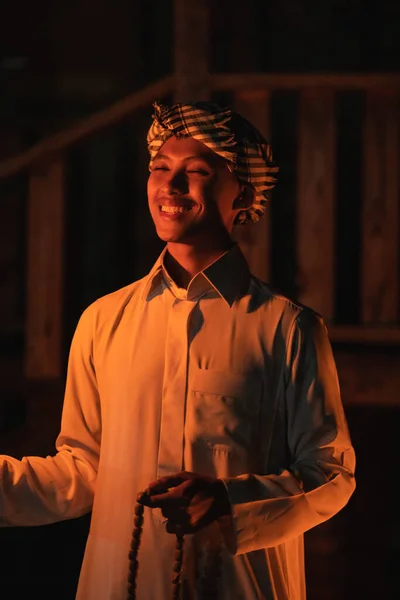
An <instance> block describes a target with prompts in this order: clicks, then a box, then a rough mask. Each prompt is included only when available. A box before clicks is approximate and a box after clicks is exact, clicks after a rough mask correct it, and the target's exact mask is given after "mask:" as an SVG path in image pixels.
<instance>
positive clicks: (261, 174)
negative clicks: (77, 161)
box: [147, 102, 279, 224]
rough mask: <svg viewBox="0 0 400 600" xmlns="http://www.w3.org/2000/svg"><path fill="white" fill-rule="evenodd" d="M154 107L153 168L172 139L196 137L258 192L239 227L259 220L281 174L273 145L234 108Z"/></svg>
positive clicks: (150, 143) (151, 133)
mask: <svg viewBox="0 0 400 600" xmlns="http://www.w3.org/2000/svg"><path fill="white" fill-rule="evenodd" d="M153 106H154V110H155V112H154V114H153V123H152V125H151V126H150V129H149V131H148V134H147V145H148V150H149V153H150V165H149V167H150V168H151V164H152V161H153V160H154V158H155V156H156V155H157V153H158V151H159V150H160V148H161V146H162V145H163V144H164V142H166V141H167V140H168V138H170V137H171V136H173V135H174V136H176V137H177V138H185V137H192V138H194V139H195V140H198V141H199V142H202V143H203V144H204V145H205V146H207V147H208V148H210V149H211V150H213V152H215V153H216V154H218V155H219V156H222V158H224V159H225V160H226V161H227V163H228V168H229V169H230V170H231V171H232V172H234V173H235V174H236V176H237V178H238V179H239V181H241V182H243V183H250V184H252V186H253V187H254V189H255V192H256V193H255V199H254V202H253V204H252V206H251V207H250V208H248V209H246V210H243V211H241V212H240V213H239V214H238V215H237V217H236V223H235V224H244V223H247V222H248V221H253V222H256V221H258V220H259V219H260V217H261V216H262V215H263V213H264V210H265V206H266V204H267V202H268V191H269V190H270V189H272V188H273V187H274V185H275V183H276V175H277V173H278V171H279V168H278V167H277V166H276V164H275V163H274V161H273V158H272V151H271V146H270V145H269V143H268V142H267V141H266V140H265V138H264V137H263V136H262V135H261V133H260V132H259V131H258V130H257V129H256V128H255V127H254V126H253V125H252V124H251V123H249V121H247V119H245V118H244V117H242V115H240V114H239V113H237V112H234V111H233V110H231V108H230V107H221V106H219V105H218V104H215V103H213V102H191V103H188V104H172V105H165V104H160V103H158V102H155V103H154V104H153Z"/></svg>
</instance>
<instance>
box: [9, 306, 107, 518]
mask: <svg viewBox="0 0 400 600" xmlns="http://www.w3.org/2000/svg"><path fill="white" fill-rule="evenodd" d="M94 312H95V311H94V309H93V307H89V309H87V310H86V311H85V312H84V313H83V315H82V316H81V319H80V321H79V324H78V326H77V328H76V331H75V334H74V337H73V340H72V343H71V348H70V355H69V361H68V372H67V382H66V388H65V398H64V406H63V414H62V422H61V431H60V434H59V436H58V438H57V440H56V450H57V452H56V454H55V456H47V457H46V458H44V457H37V456H29V457H24V458H22V460H17V459H15V458H12V457H9V456H0V526H3V527H6V526H21V525H22V526H30V525H45V524H49V523H54V522H56V521H60V520H64V519H70V518H75V517H78V516H81V515H83V514H85V513H87V512H89V511H90V510H91V507H92V502H93V495H94V488H95V484H96V475H97V468H98V460H99V449H100V437H101V413H100V402H99V396H98V391H97V385H96V375H95V371H94V367H93V358H92V357H93V317H94Z"/></svg>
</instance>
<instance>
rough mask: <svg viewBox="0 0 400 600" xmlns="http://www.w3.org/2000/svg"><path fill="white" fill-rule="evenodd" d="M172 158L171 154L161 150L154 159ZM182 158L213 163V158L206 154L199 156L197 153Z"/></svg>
mask: <svg viewBox="0 0 400 600" xmlns="http://www.w3.org/2000/svg"><path fill="white" fill-rule="evenodd" d="M157 159H159V160H163V159H164V160H165V159H166V160H172V159H171V157H170V156H168V154H163V153H162V152H159V153H158V154H157V156H155V157H154V159H153V160H157ZM182 160H184V161H188V160H203V161H204V162H206V163H208V164H212V159H211V158H208V157H206V156H199V155H197V156H196V155H195V156H185V158H183V159H182Z"/></svg>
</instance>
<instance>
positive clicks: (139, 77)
mask: <svg viewBox="0 0 400 600" xmlns="http://www.w3.org/2000/svg"><path fill="white" fill-rule="evenodd" d="M210 5H211V7H212V11H211V47H210V56H209V62H210V69H211V70H212V71H220V72H235V71H236V72H239V71H242V72H251V71H252V72H254V71H272V72H311V71H312V72H318V71H321V72H334V71H342V72H354V71H357V72H360V71H361V72H370V71H375V72H386V71H394V72H398V71H399V69H400V3H396V2H392V1H389V0H383V1H381V2H377V1H373V0H364V1H362V0H326V1H324V2H321V1H320V0H301V1H300V0H275V1H274V2H265V1H262V0H248V1H247V2H246V3H245V6H246V9H247V10H246V11H244V10H243V5H242V3H239V2H236V3H235V2H232V1H228V0H221V1H220V2H211V0H210ZM171 41H172V1H171V0H168V1H166V0H156V1H154V2H151V3H149V2H147V0H136V1H135V2H129V1H128V0H116V1H114V2H113V3H112V5H110V3H105V2H99V1H98V2H94V0H83V1H82V2H80V3H67V2H64V3H61V4H60V3H54V2H51V1H50V0H47V1H46V0H42V1H38V2H35V3H32V2H28V0H25V1H23V0H21V1H20V2H10V3H8V4H7V6H5V9H4V12H3V13H2V17H1V21H0V43H1V46H0V52H1V55H0V161H1V159H2V158H4V157H6V156H10V155H12V154H16V153H18V152H19V151H21V150H23V149H24V148H27V147H29V146H30V145H31V144H33V143H34V142H36V141H37V140H40V139H42V138H44V137H46V136H47V135H49V134H50V133H52V132H54V131H57V130H58V129H60V128H62V127H64V126H66V125H68V124H69V123H73V122H75V121H76V120H77V119H80V118H82V117H84V116H86V115H89V114H91V112H92V111H93V110H96V109H98V108H101V107H104V106H107V105H108V104H109V103H110V102H112V101H114V100H115V99H118V98H121V97H123V96H124V95H125V94H127V93H129V92H131V91H133V90H136V89H139V88H140V87H142V86H143V85H145V84H146V83H148V82H150V81H153V80H154V79H156V78H158V77H160V76H162V75H164V74H166V73H169V72H170V71H172V69H173V53H172V43H171ZM16 59H18V60H16ZM218 99H222V100H224V99H226V100H229V97H227V95H222V96H221V98H218ZM297 102H298V99H297V97H296V95H295V94H293V93H292V92H282V93H278V94H276V95H275V96H274V98H273V99H272V105H271V106H272V113H271V114H272V122H271V131H272V137H273V139H274V141H275V143H274V148H275V152H276V154H277V158H278V160H279V162H280V163H281V166H282V171H281V173H282V185H281V187H280V188H277V190H276V193H275V195H274V207H275V208H274V211H275V217H274V218H275V222H276V223H277V227H276V228H275V229H274V231H273V236H272V237H273V240H272V243H273V257H274V258H273V265H272V267H273V269H272V277H273V279H274V281H275V283H276V284H278V286H279V287H280V288H281V289H282V291H284V292H285V293H288V294H290V295H296V293H297V283H296V279H295V275H296V264H295V249H294V237H295V236H294V230H295V220H294V210H293V208H294V194H295V186H296V179H295V173H294V167H295V162H296V159H295V150H296V144H297V137H296V107H297ZM150 116H151V107H149V108H148V109H147V110H144V111H143V113H141V114H138V115H136V116H135V117H134V118H132V119H130V120H128V121H127V122H126V123H124V124H121V125H119V126H118V127H115V128H113V129H110V130H108V131H104V132H102V133H100V134H98V135H97V136H95V137H93V138H92V139H90V140H88V141H87V142H85V143H83V144H81V145H79V146H78V147H76V148H74V149H72V150H71V151H70V152H69V154H68V168H67V190H66V199H67V221H66V245H65V248H66V281H65V315H64V316H65V324H64V325H65V326H64V351H65V357H66V353H67V351H68V347H69V342H70V339H71V336H72V333H73V330H74V327H75V325H76V322H77V319H78V317H79V315H80V313H81V312H82V310H83V309H84V308H85V306H87V304H88V303H89V302H91V301H92V300H94V299H95V298H96V297H98V296H99V295H102V294H104V293H107V292H109V291H112V290H113V289H116V288H117V287H119V286H121V285H125V284H126V283H128V282H129V281H131V280H133V279H136V278H137V277H140V276H142V275H144V274H145V273H146V272H147V271H148V269H149V268H150V266H151V264H152V263H153V261H154V260H155V258H156V256H157V254H158V252H159V251H160V249H161V244H160V242H159V240H158V239H157V238H156V235H155V232H154V230H153V226H152V223H151V220H150V217H149V215H148V212H147V203H146V192H145V183H146V181H145V180H146V169H147V165H146V155H145V153H143V151H142V148H143V144H144V140H145V134H146V130H147V126H148V124H149V119H150ZM336 117H337V122H338V132H339V140H338V152H339V153H340V164H341V169H340V170H339V171H338V175H337V177H338V179H337V185H338V190H339V194H338V220H339V228H340V236H341V239H342V241H343V244H342V245H341V246H340V248H341V249H340V252H339V255H338V264H339V263H340V264H342V265H346V267H347V268H346V269H341V270H340V273H341V275H340V278H339V281H338V288H337V297H336V300H335V302H336V305H337V308H338V313H339V315H340V318H341V320H342V322H343V323H348V322H356V321H357V319H359V311H360V304H359V298H358V297H357V291H356V290H357V289H358V288H357V278H358V277H359V271H358V264H359V255H358V253H359V243H358V242H359V239H360V220H359V214H360V213H359V207H360V197H361V187H360V181H361V176H360V174H361V165H360V164H358V163H357V160H358V159H357V156H358V154H359V151H360V147H361V117H362V101H361V100H360V95H359V94H357V93H352V94H342V95H341V97H340V99H339V103H338V109H337V115H336ZM26 187H27V181H26V178H25V176H18V177H15V178H12V179H10V180H7V181H1V182H0V452H1V453H9V454H12V455H14V456H17V457H21V456H23V455H25V454H39V455H45V454H47V453H51V452H53V444H54V440H55V437H56V435H57V430H58V426H59V419H60V412H61V406H62V393H63V381H58V382H39V383H37V384H34V383H32V382H26V381H25V380H24V377H23V365H22V358H23V345H24V318H25V293H26V284H25V274H26V251H27V248H26V236H25V232H26V209H27V206H26ZM352 290H353V291H352ZM349 292H350V293H349ZM334 350H335V354H336V357H337V363H338V368H339V375H340V379H341V382H342V384H343V390H344V397H343V400H344V403H345V408H346V412H347V415H348V419H349V425H350V430H351V432H352V435H353V439H354V444H355V447H356V452H357V457H358V467H357V468H358V488H357V491H356V493H355V495H354V497H353V498H352V499H351V501H350V503H349V505H348V507H346V508H345V509H344V510H343V511H342V512H341V513H340V514H339V515H337V517H335V518H334V519H332V520H331V521H330V522H328V523H327V524H325V525H324V526H321V527H319V528H316V529H315V530H314V531H312V532H310V533H309V534H307V537H306V541H307V548H308V554H307V556H308V562H307V575H308V586H309V598H310V600H358V599H360V600H376V599H377V598H379V599H380V598H384V599H385V600H391V599H392V598H393V600H394V599H395V598H398V597H400V586H399V582H398V578H397V564H398V559H399V543H398V531H399V526H400V525H399V517H398V508H397V504H396V501H395V494H394V492H393V486H394V483H395V473H396V469H397V465H398V460H399V453H398V451H397V449H396V436H397V429H398V423H399V416H400V415H399V406H400V397H399V393H400V381H399V375H398V372H399V369H398V364H399V355H400V350H399V349H398V347H397V346H394V347H387V346H382V345H381V346H369V347H365V346H354V345H353V346H348V345H346V346H339V345H335V348H334ZM88 522H89V519H88V517H86V518H83V519H79V520H74V521H71V522H67V523H61V524H58V525H54V526H50V527H45V528H35V529H21V530H14V529H11V530H2V531H0V547H1V548H2V549H3V548H5V549H6V552H5V554H6V558H5V560H2V563H1V565H0V576H1V580H2V585H4V588H3V589H5V590H6V593H5V595H4V597H5V598H10V599H11V598H12V599H13V600H18V599H19V598H23V597H25V596H26V595H27V594H28V593H29V594H33V595H34V594H36V595H39V597H41V598H42V599H46V598H49V599H50V598H52V599H53V598H59V599H65V600H72V599H73V595H74V590H75V586H76V581H77V577H78V572H79V565H80V560H81V557H82V553H83V548H84V542H85V537H86V534H87V527H88ZM55 548H56V549H57V552H55ZM2 555H3V551H2ZM48 565H50V569H49V567H48ZM50 571H51V573H52V576H51V577H50V576H49V572H50ZM21 574H22V576H21Z"/></svg>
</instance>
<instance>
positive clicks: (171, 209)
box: [161, 206, 190, 215]
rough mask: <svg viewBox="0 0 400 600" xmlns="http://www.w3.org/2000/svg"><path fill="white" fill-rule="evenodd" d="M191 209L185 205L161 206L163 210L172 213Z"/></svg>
mask: <svg viewBox="0 0 400 600" xmlns="http://www.w3.org/2000/svg"><path fill="white" fill-rule="evenodd" d="M188 210H190V208H185V207H184V206H161V211H162V212H166V213H169V214H171V215H175V214H177V213H184V212H187V211H188Z"/></svg>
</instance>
